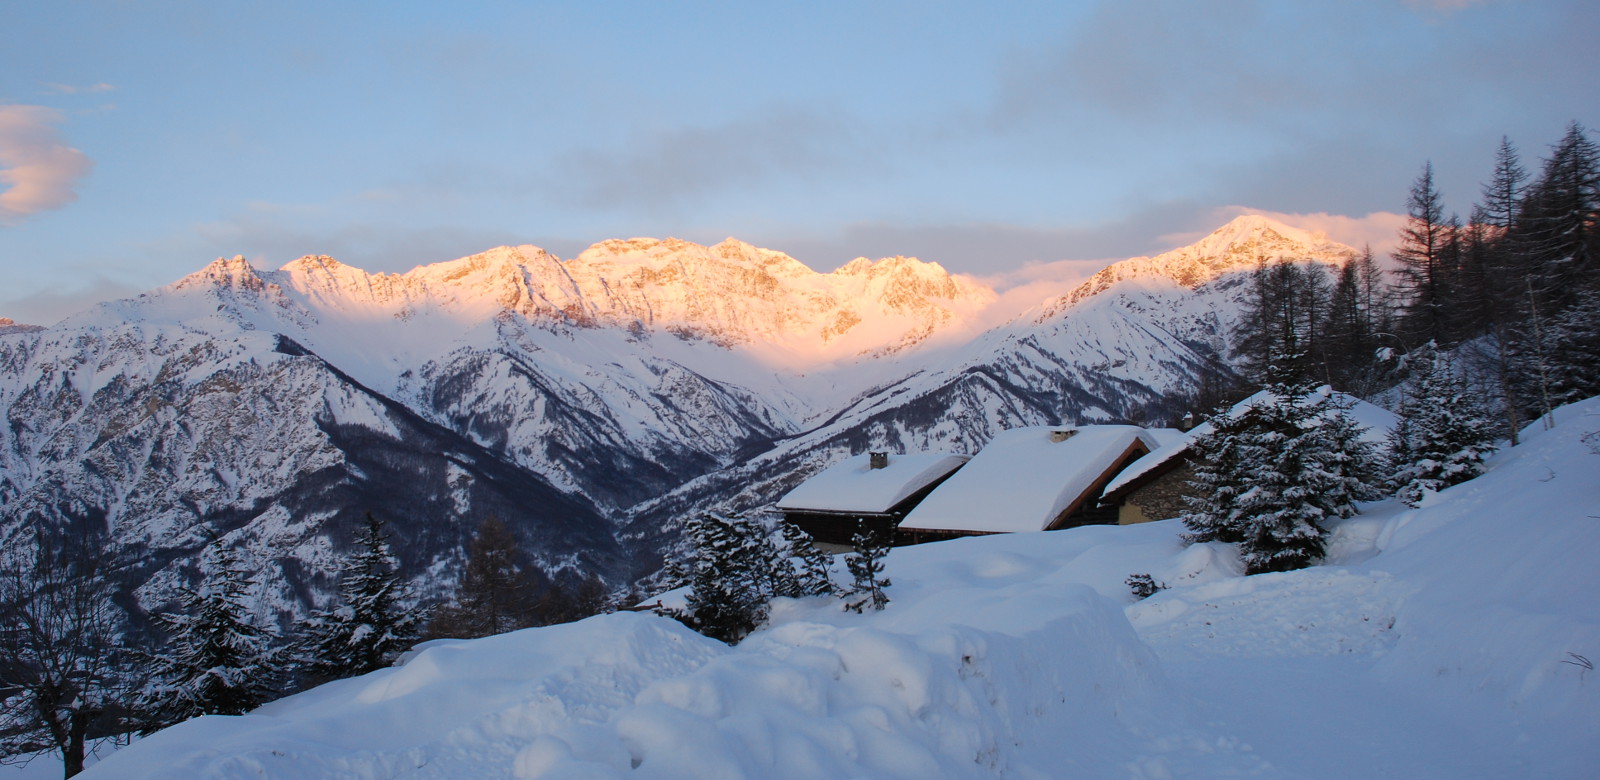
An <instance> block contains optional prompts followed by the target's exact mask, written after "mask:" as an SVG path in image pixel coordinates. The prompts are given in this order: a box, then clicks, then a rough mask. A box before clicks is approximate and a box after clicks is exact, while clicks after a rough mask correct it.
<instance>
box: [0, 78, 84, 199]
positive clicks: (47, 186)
mask: <svg viewBox="0 0 1600 780" xmlns="http://www.w3.org/2000/svg"><path fill="white" fill-rule="evenodd" d="M61 121H62V115H61V113H60V112H59V111H55V110H53V109H49V108H45V107H43V106H23V105H0V187H3V188H4V189H0V225H15V224H17V223H19V222H21V221H22V220H23V219H24V218H26V217H28V216H30V215H32V214H37V213H39V212H41V211H49V210H51V209H59V208H61V207H62V206H65V205H67V204H68V203H71V202H73V201H74V200H77V198H78V194H77V192H75V191H74V189H73V187H74V186H75V185H76V184H77V183H78V181H79V180H80V179H82V178H83V177H85V176H87V175H89V171H90V169H91V168H93V167H94V161H93V160H90V159H89V156H88V155H86V154H84V153H83V152H80V151H78V150H77V149H74V148H72V147H70V146H67V144H66V143H65V141H64V140H63V139H62V137H61V133H60V132H59V131H58V130H57V129H56V127H55V125H57V124H59V123H60V122H61Z"/></svg>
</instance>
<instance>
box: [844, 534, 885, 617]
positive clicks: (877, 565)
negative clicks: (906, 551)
mask: <svg viewBox="0 0 1600 780" xmlns="http://www.w3.org/2000/svg"><path fill="white" fill-rule="evenodd" d="M850 544H851V547H853V548H854V549H853V550H851V552H850V553H849V554H847V555H845V558H844V563H845V568H847V569H848V570H849V571H850V577H851V579H852V582H851V585H850V590H849V592H847V593H846V594H845V596H844V597H845V599H846V601H845V605H844V606H845V609H848V610H850V611H852V612H861V611H862V610H864V609H866V608H868V607H871V608H872V610H873V611H874V612H876V611H879V610H881V609H883V608H884V607H886V606H888V605H889V596H888V594H886V593H884V592H883V589H884V588H887V587H889V585H890V584H892V583H890V582H889V578H888V577H879V576H878V575H880V574H882V573H883V559H884V558H885V557H886V556H888V554H889V548H888V547H887V546H885V545H884V543H883V541H882V540H881V539H879V538H878V536H877V535H876V534H873V533H870V532H868V531H866V530H865V529H858V530H857V531H856V533H855V535H854V536H852V537H851V539H850ZM852 599H853V600H852Z"/></svg>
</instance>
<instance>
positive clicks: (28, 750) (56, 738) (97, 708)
mask: <svg viewBox="0 0 1600 780" xmlns="http://www.w3.org/2000/svg"><path fill="white" fill-rule="evenodd" d="M17 547H18V548H22V549H13V550H12V551H11V552H10V554H9V555H8V556H6V558H5V560H4V561H3V562H0V763H26V762H27V761H29V760H31V759H33V758H34V757H35V756H36V754H38V753H41V752H45V751H54V752H56V753H58V754H60V756H61V761H62V765H63V767H64V769H65V772H66V774H65V776H66V777H72V776H73V775H76V774H77V773H79V772H81V771H83V760H84V755H85V753H86V752H87V751H89V750H90V749H91V748H92V747H93V745H94V744H95V743H97V742H99V741H101V740H105V739H109V738H112V737H113V736H115V735H119V734H122V733H124V732H126V731H128V730H129V728H130V720H131V717H130V710H129V707H128V704H127V703H128V701H129V698H130V688H131V679H130V678H131V675H130V674H129V672H130V663H129V659H128V657H127V653H126V651H125V650H123V649H122V648H121V647H120V642H119V641H118V628H119V624H120V623H121V622H122V621H121V617H122V615H121V613H120V610H119V609H118V608H117V607H116V606H114V605H113V604H112V601H111V598H110V597H111V588H110V585H109V584H108V583H107V581H106V579H105V576H104V573H103V571H102V569H101V566H102V562H101V556H100V555H99V554H98V553H99V550H98V549H95V548H94V545H91V544H88V543H82V542H80V543H76V544H75V543H71V542H67V541H62V540H52V539H48V538H46V536H45V534H44V533H43V532H40V531H35V533H34V536H33V540H32V544H31V545H18V546H17Z"/></svg>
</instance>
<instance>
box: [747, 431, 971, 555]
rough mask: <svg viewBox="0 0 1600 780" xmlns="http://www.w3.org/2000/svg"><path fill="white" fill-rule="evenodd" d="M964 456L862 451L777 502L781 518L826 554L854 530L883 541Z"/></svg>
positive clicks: (843, 547) (842, 546) (843, 545)
mask: <svg viewBox="0 0 1600 780" xmlns="http://www.w3.org/2000/svg"><path fill="white" fill-rule="evenodd" d="M968 460H969V458H968V456H966V455H948V454H944V453H918V454H913V455H891V454H889V453H887V452H871V453H862V454H860V455H856V456H853V457H850V458H846V459H845V460H843V461H840V462H838V463H835V464H834V465H832V466H829V467H828V468H827V469H825V470H823V471H822V472H820V473H818V474H817V475H815V476H813V477H811V478H810V479H808V480H806V481H805V482H802V483H801V484H800V486H799V487H797V488H795V489H794V490H791V491H789V493H788V494H786V495H785V496H784V497H783V498H780V499H778V509H779V511H781V512H783V517H784V519H785V520H787V521H789V522H791V523H794V524H795V525H796V526H798V527H799V528H800V530H802V531H805V532H806V533H808V534H810V535H811V538H812V539H814V540H816V542H817V546H818V547H819V548H822V549H823V550H824V551H826V552H843V551H848V550H849V549H850V540H851V538H852V537H853V536H854V535H855V533H856V531H857V529H858V528H859V529H861V530H864V531H867V532H869V533H873V534H877V535H880V536H882V537H888V536H889V534H891V533H893V531H894V528H895V526H896V525H897V524H899V522H900V521H901V520H902V519H903V518H904V517H905V516H906V514H907V513H908V512H910V511H911V510H912V509H913V508H914V507H916V506H917V504H919V503H920V502H921V501H922V500H923V499H924V498H926V497H927V496H928V494H929V493H930V492H932V491H933V489H934V488H937V487H938V486H939V485H940V484H941V483H943V482H944V481H945V480H946V479H949V478H950V475H951V474H954V473H956V470H957V469H960V468H961V467H962V466H963V465H964V464H965V463H966V462H967V461H968Z"/></svg>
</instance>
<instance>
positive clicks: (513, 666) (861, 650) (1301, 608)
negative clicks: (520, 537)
mask: <svg viewBox="0 0 1600 780" xmlns="http://www.w3.org/2000/svg"><path fill="white" fill-rule="evenodd" d="M1557 416H1558V421H1559V424H1558V426H1557V427H1556V428H1555V429H1554V430H1551V431H1543V430H1540V429H1539V428H1538V426H1537V425H1536V426H1534V427H1532V428H1530V430H1529V431H1528V434H1527V438H1526V441H1525V442H1524V443H1523V445H1522V446H1520V447H1517V448H1516V449H1515V450H1514V451H1507V452H1502V453H1500V454H1498V455H1496V456H1495V458H1494V459H1493V461H1492V463H1491V470H1490V471H1489V473H1487V474H1485V475H1484V476H1482V477H1480V478H1479V479H1477V480H1475V481H1473V482H1470V483H1467V484H1464V485H1461V486H1458V487H1456V488H1452V489H1450V490H1447V491H1444V492H1442V493H1440V494H1438V495H1436V496H1432V497H1430V498H1429V499H1428V500H1426V501H1425V502H1424V503H1423V505H1422V506H1421V507H1419V508H1416V509H1410V508H1407V507H1404V506H1402V505H1399V504H1398V503H1394V502H1386V503H1380V504H1374V505H1370V506H1368V507H1367V511H1366V513H1365V514H1363V515H1361V516H1358V517H1356V518H1353V519H1351V520H1348V521H1344V522H1343V523H1342V524H1341V525H1339V526H1338V527H1337V528H1336V529H1334V532H1333V537H1332V539H1331V543H1330V546H1329V549H1330V557H1329V561H1328V563H1327V565H1324V566H1319V567H1315V568H1312V569H1307V570H1304V571H1299V572H1291V573H1284V574H1268V575H1260V576H1255V577H1248V578H1246V577H1241V576H1239V574H1238V571H1239V566H1238V564H1237V561H1236V559H1235V557H1234V555H1233V553H1232V550H1231V549H1229V548H1228V547H1226V546H1221V545H1197V546H1193V547H1187V548H1186V547H1184V546H1183V545H1182V544H1181V542H1180V541H1179V539H1178V534H1179V533H1180V531H1181V527H1180V526H1178V525H1177V524H1176V523H1174V522H1171V521H1167V522H1161V523H1152V524H1148V525H1144V526H1133V527H1089V528H1081V529H1074V530H1069V531H1058V532H1050V533H1033V534H1014V535H1005V536H990V537H983V538H974V539H963V540H958V541H954V542H946V543H940V544H930V545H924V546H921V547H915V548H904V549H898V550H896V551H895V552H894V553H893V554H892V555H891V556H890V557H889V558H888V573H889V575H890V576H891V577H892V578H893V580H894V584H893V586H892V587H891V588H890V589H889V595H890V596H891V597H892V598H893V602H892V603H891V604H890V605H889V606H888V608H887V609H886V610H885V611H883V612H881V613H878V614H868V615H854V614H849V613H844V612H841V611H840V610H839V608H838V607H837V605H836V603H835V602H829V601H825V600H807V601H787V600H786V601H783V602H781V603H779V604H777V605H776V606H775V608H774V610H773V615H772V621H771V624H770V626H769V627H767V628H765V629H762V630H760V631H758V632H756V633H755V634H753V635H751V637H750V638H749V639H747V640H746V641H745V642H744V643H743V644H741V645H739V646H738V647H731V648H730V647H727V646H724V645H722V644H720V643H718V642H715V641H712V640H709V639H706V638H703V637H701V636H699V635H697V634H694V633H692V632H690V631H688V630H686V629H684V628H682V627H681V626H679V625H678V624H676V623H674V622H672V621H670V620H667V619H664V618H659V617H655V616H651V615H644V614H615V615H607V616H602V617H596V618H591V619H589V620H584V621H581V622H579V623H575V624H569V625H565V626H556V627H550V628H539V629H530V630H526V631H519V632H515V633H512V634H507V635H503V636H498V637H491V638H488V639H480V640H475V641H465V642H458V641H445V642H435V643H431V644H429V645H426V646H424V647H423V648H422V649H420V650H419V651H418V652H416V653H415V654H414V655H413V656H412V657H411V658H410V660H409V661H408V662H407V663H406V664H405V665H403V666H401V667H399V668H394V669H388V670H384V671H380V672H376V673H373V674H370V675H367V676H365V677H361V678H357V679H352V680H345V681H341V682H336V683H332V684H329V685H325V686H323V687H321V688H318V689H315V690H312V691H309V692H306V693H302V694H299V695H297V696H293V697H290V698H287V699H283V700H280V701H278V702H275V703H273V704H270V705H267V706H266V707H263V708H261V709H260V710H259V711H257V712H255V713H252V714H250V715H246V716H242V717H207V718H201V719H198V720H195V721H190V722H188V723H185V724H182V725H180V726H177V727H174V728H171V729H168V730H167V731H165V732H162V733H160V734H157V735H155V736H152V737H150V738H148V739H145V740H143V741H142V742H140V743H138V744H136V745H135V746H133V747H131V748H128V749H125V750H123V751H121V752H119V753H117V754H115V755H113V756H111V757H109V758H107V759H105V760H104V761H102V762H101V763H99V764H98V765H96V766H94V767H92V768H91V769H90V770H89V772H88V773H87V774H86V775H85V776H86V777H91V778H100V777H105V778H172V777H207V778H245V777H250V778H258V777H284V778H287V777H296V778H301V777H339V778H402V777H403V778H459V777H466V778H491V777H516V778H536V777H549V778H554V777H560V778H603V777H622V776H635V775H636V776H641V777H695V778H718V777H726V778H736V777H752V778H770V777H803V778H817V777H906V778H930V777H990V776H1012V777H1038V778H1045V777H1136V778H1164V777H1223V776H1261V777H1326V778H1350V777H1405V778H1417V777H1441V778H1442V777H1449V778H1462V777H1541V778H1551V777H1573V778H1576V777H1594V776H1595V775H1596V772H1597V771H1600V770H1597V768H1600V672H1595V671H1594V670H1592V669H1589V668H1586V662H1587V661H1594V660H1600V600H1597V594H1600V566H1597V565H1596V563H1595V558H1596V555H1597V553H1600V480H1597V479H1596V477H1597V476H1600V399H1594V400H1590V401H1587V402H1584V403H1581V404H1577V405H1573V406H1570V407H1566V408H1564V409H1561V410H1558V412H1557ZM1134 572H1148V573H1150V574H1152V575H1153V576H1155V577H1156V579H1158V580H1162V581H1164V582H1166V583H1167V584H1169V585H1170V586H1171V587H1170V589H1168V590H1165V591H1162V592H1161V593H1158V594H1157V595H1155V596H1153V597H1151V598H1149V599H1147V600H1145V601H1140V602H1134V601H1133V599H1132V597H1131V596H1130V595H1129V594H1128V590H1127V587H1126V586H1125V585H1124V584H1123V580H1124V578H1126V577H1127V576H1128V575H1129V574H1130V573H1134ZM36 766H37V765H36Z"/></svg>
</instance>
